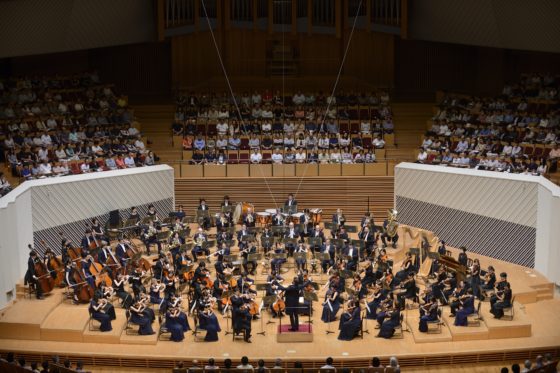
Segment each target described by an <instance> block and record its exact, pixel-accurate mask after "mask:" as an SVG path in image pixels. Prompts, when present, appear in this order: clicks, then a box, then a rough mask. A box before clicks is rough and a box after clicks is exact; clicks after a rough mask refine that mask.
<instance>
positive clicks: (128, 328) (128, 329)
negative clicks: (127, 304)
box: [124, 310, 138, 335]
mask: <svg viewBox="0 0 560 373" xmlns="http://www.w3.org/2000/svg"><path fill="white" fill-rule="evenodd" d="M125 315H126V324H125V326H124V331H125V333H126V335H135V334H138V331H135V330H134V325H136V324H135V323H134V322H132V320H131V319H130V311H129V310H126V313H125Z"/></svg>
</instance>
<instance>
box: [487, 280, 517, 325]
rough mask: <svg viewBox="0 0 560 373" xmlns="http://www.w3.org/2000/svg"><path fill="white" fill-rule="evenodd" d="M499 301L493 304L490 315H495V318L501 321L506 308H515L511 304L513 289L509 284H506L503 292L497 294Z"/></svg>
mask: <svg viewBox="0 0 560 373" xmlns="http://www.w3.org/2000/svg"><path fill="white" fill-rule="evenodd" d="M496 297H497V300H496V302H494V303H493V304H492V307H491V308H490V313H491V314H492V315H494V318H496V319H501V318H502V317H503V316H504V308H510V307H513V305H512V304H511V298H512V293H511V288H510V286H509V283H505V284H504V286H503V290H501V291H498V292H496Z"/></svg>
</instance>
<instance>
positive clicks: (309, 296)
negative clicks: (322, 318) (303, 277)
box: [303, 291, 319, 324]
mask: <svg viewBox="0 0 560 373" xmlns="http://www.w3.org/2000/svg"><path fill="white" fill-rule="evenodd" d="M303 299H305V300H306V301H308V302H309V320H308V322H307V323H308V324H313V320H312V319H311V313H312V312H313V302H317V301H318V300H319V297H317V294H315V293H314V292H312V291H304V292H303Z"/></svg>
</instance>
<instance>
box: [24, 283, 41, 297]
mask: <svg viewBox="0 0 560 373" xmlns="http://www.w3.org/2000/svg"><path fill="white" fill-rule="evenodd" d="M35 286H40V285H39V284H37V285H35ZM35 286H34V285H32V284H27V288H26V289H25V290H27V291H26V294H27V295H28V296H29V299H33V294H35V293H36V292H37V290H35Z"/></svg>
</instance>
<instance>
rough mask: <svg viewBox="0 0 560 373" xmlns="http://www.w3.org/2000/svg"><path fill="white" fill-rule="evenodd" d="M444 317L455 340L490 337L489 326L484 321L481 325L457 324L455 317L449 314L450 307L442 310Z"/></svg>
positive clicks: (473, 339)
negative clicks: (455, 323)
mask: <svg viewBox="0 0 560 373" xmlns="http://www.w3.org/2000/svg"><path fill="white" fill-rule="evenodd" d="M442 318H443V320H444V322H445V324H446V325H447V327H448V328H449V331H450V332H451V337H452V339H453V341H476V340H480V339H488V327H487V326H486V324H485V323H484V321H480V325H479V326H455V325H454V324H453V323H454V322H455V317H452V316H450V315H449V307H445V308H444V309H443V310H442Z"/></svg>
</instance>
